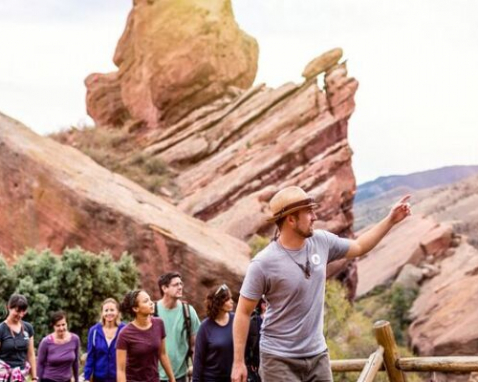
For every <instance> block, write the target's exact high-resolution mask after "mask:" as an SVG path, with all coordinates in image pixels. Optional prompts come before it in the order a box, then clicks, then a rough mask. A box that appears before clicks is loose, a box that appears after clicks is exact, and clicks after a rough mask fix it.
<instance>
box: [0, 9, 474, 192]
mask: <svg viewBox="0 0 478 382" xmlns="http://www.w3.org/2000/svg"><path fill="white" fill-rule="evenodd" d="M156 1H160V0H156ZM232 3H233V7H234V12H235V16H236V20H237V22H238V24H239V25H240V27H241V28H242V29H243V30H245V31H246V32H247V33H249V34H250V35H252V36H254V37H255V38H256V39H257V40H258V43H259V47H260V54H259V71H258V74H257V77H256V81H255V82H256V83H262V82H265V83H266V84H267V85H269V86H272V87H277V86H280V85H282V84H284V83H286V82H289V81H294V82H296V83H300V82H301V81H302V78H301V73H302V70H303V68H304V67H305V66H306V64H307V63H308V62H309V61H310V60H312V59H313V58H314V57H316V56H318V55H320V54H322V53H324V52H325V51H327V50H329V49H332V48H335V47H341V48H343V50H344V58H345V59H347V66H348V69H349V75H350V76H353V77H355V78H356V79H357V80H358V81H359V83H360V86H359V89H358V92H357V94H356V111H355V113H354V114H353V115H352V117H351V118H350V120H349V141H350V145H351V147H352V149H353V151H354V156H353V168H354V173H355V176H356V178H357V182H358V183H359V184H360V183H363V182H365V181H369V180H372V179H375V178H377V177H379V176H386V175H392V174H406V173H411V172H416V171H422V170H426V169H432V168H437V167H442V166H446V165H455V164H478V112H477V111H476V110H477V108H476V106H475V104H476V102H477V101H478V96H477V92H478V75H477V73H476V70H477V68H478V2H477V1H476V0H456V1H453V2H451V1H448V0H400V1H397V0H393V1H392V0H381V1H379V0H360V1H357V0H233V1H232ZM131 7H132V0H42V1H38V0H1V1H0V111H1V112H2V113H5V114H7V115H9V116H11V117H13V118H15V119H18V120H20V121H21V122H23V123H25V124H26V125H27V126H29V127H30V128H31V129H33V130H34V131H36V132H38V133H39V134H48V133H51V132H54V131H58V130H60V129H65V128H68V127H69V126H71V125H75V126H85V125H88V124H91V123H92V121H91V120H90V119H89V117H88V116H87V114H86V106H85V92H86V89H85V87H84V83H83V81H84V79H85V78H86V76H88V75H89V74H90V73H94V72H98V73H106V72H110V71H115V70H116V67H115V66H114V64H113V62H112V57H113V54H114V50H115V47H116V44H117V42H118V39H119V37H120V36H121V34H122V32H123V30H124V27H125V23H126V17H127V15H128V13H129V11H130V9H131Z"/></svg>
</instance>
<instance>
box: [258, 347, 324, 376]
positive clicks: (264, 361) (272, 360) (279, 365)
mask: <svg viewBox="0 0 478 382" xmlns="http://www.w3.org/2000/svg"><path fill="white" fill-rule="evenodd" d="M259 374H260V376H261V379H262V382H276V381H287V382H333V378H332V371H331V369H330V360H329V352H328V351H327V350H326V351H324V352H322V353H320V354H318V355H316V356H312V357H306V358H283V357H277V356H275V355H272V354H267V353H261V363H260V366H259Z"/></svg>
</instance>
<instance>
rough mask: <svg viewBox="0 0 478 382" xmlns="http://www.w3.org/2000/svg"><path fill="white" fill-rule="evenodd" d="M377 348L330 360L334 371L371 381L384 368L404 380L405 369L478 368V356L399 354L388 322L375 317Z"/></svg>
mask: <svg viewBox="0 0 478 382" xmlns="http://www.w3.org/2000/svg"><path fill="white" fill-rule="evenodd" d="M373 328H374V332H375V338H376V339H377V343H378V345H379V346H378V349H377V351H376V352H375V353H373V354H371V355H370V357H369V358H368V359H349V360H340V361H331V366H332V371H333V372H334V373H344V372H352V371H355V372H359V371H360V372H361V373H360V376H359V379H358V382H371V381H373V380H374V378H375V376H376V375H377V373H378V372H379V371H380V370H385V371H386V372H387V375H388V379H389V380H390V382H405V373H404V372H412V371H439V372H445V373H446V372H455V373H456V372H462V373H470V372H473V371H478V357H410V358H400V354H399V352H398V348H397V344H396V342H395V337H394V336H393V331H392V328H391V326H390V323H389V322H387V321H378V322H376V323H375V324H374V326H373Z"/></svg>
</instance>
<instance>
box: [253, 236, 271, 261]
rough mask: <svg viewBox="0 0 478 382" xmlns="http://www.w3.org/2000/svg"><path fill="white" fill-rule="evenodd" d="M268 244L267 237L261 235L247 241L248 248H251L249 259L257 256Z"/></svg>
mask: <svg viewBox="0 0 478 382" xmlns="http://www.w3.org/2000/svg"><path fill="white" fill-rule="evenodd" d="M269 243H270V240H269V239H268V238H267V237H264V236H261V235H254V236H252V237H251V239H250V240H249V243H248V244H249V247H250V248H251V258H252V257H254V256H255V255H257V254H258V253H259V252H260V251H262V250H263V249H264V248H265V247H267V245H268V244H269Z"/></svg>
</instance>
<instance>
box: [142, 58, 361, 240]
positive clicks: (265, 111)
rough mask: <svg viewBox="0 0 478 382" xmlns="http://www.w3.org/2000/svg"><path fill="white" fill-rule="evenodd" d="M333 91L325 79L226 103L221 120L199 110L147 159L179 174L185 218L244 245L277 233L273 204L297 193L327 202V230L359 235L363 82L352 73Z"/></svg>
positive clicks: (152, 143) (340, 74)
mask: <svg viewBox="0 0 478 382" xmlns="http://www.w3.org/2000/svg"><path fill="white" fill-rule="evenodd" d="M333 64H334V63H332V64H331V65H333ZM325 82H326V84H327V91H326V92H325V91H323V90H321V89H320V88H319V87H318V86H317V83H316V80H315V79H311V80H309V81H307V82H305V83H303V84H301V85H295V84H291V83H289V84H286V85H284V86H282V87H280V88H278V89H269V88H266V87H265V86H264V85H259V86H256V87H255V88H252V89H250V90H248V91H246V92H243V93H242V94H240V95H239V96H237V97H236V98H233V97H231V98H230V99H223V100H222V103H221V104H220V105H216V108H215V110H214V111H213V112H206V111H203V110H202V109H198V110H197V111H196V112H195V114H194V115H191V116H190V117H189V118H186V119H185V120H182V121H181V122H180V123H178V124H175V125H173V126H171V127H169V128H167V129H166V130H164V131H161V132H151V133H150V134H148V136H147V137H145V138H144V143H143V146H144V150H143V153H144V154H145V155H146V156H149V157H157V158H160V159H161V160H163V161H164V162H166V163H167V164H169V165H170V166H172V167H173V168H175V169H176V170H177V171H178V172H179V176H178V177H177V179H176V184H177V185H178V188H179V190H180V194H181V198H180V200H179V201H178V202H179V204H178V205H179V208H180V209H182V210H183V211H185V212H186V213H188V214H191V215H193V216H196V217H199V218H201V219H203V220H207V221H209V222H210V224H211V225H214V226H216V227H220V228H221V229H223V230H225V231H226V232H228V233H230V234H232V235H234V236H236V237H238V238H240V239H243V240H247V239H248V238H250V237H251V236H252V235H253V234H255V233H257V232H259V233H265V232H267V233H270V232H271V228H272V227H271V225H270V224H268V223H266V222H265V217H266V216H267V215H268V214H269V211H268V201H269V199H270V198H271V196H272V195H273V194H274V193H275V192H276V191H277V190H278V189H280V188H282V187H285V186H288V185H298V186H301V187H303V188H304V189H306V190H307V191H308V192H309V193H310V194H311V195H313V196H314V197H315V198H316V199H317V200H318V201H319V202H320V203H321V205H320V208H319V211H318V213H319V216H320V218H321V220H322V222H321V223H320V224H318V226H321V227H323V228H327V229H330V230H332V231H334V232H337V233H341V234H346V235H350V233H351V231H350V227H351V224H352V219H353V217H352V214H351V206H352V198H353V193H354V190H355V179H354V176H353V172H352V167H351V156H352V151H351V150H350V147H349V145H348V141H347V120H348V118H349V117H350V115H351V114H352V112H353V110H354V106H355V103H354V98H353V95H354V93H355V91H356V89H357V86H358V83H357V81H356V80H355V79H353V78H349V77H347V71H346V68H345V66H344V65H339V66H335V67H334V68H333V69H332V70H331V71H330V72H328V73H327V74H326V76H325ZM331 105H332V106H331ZM208 111H210V110H208ZM246 222H247V223H246Z"/></svg>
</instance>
